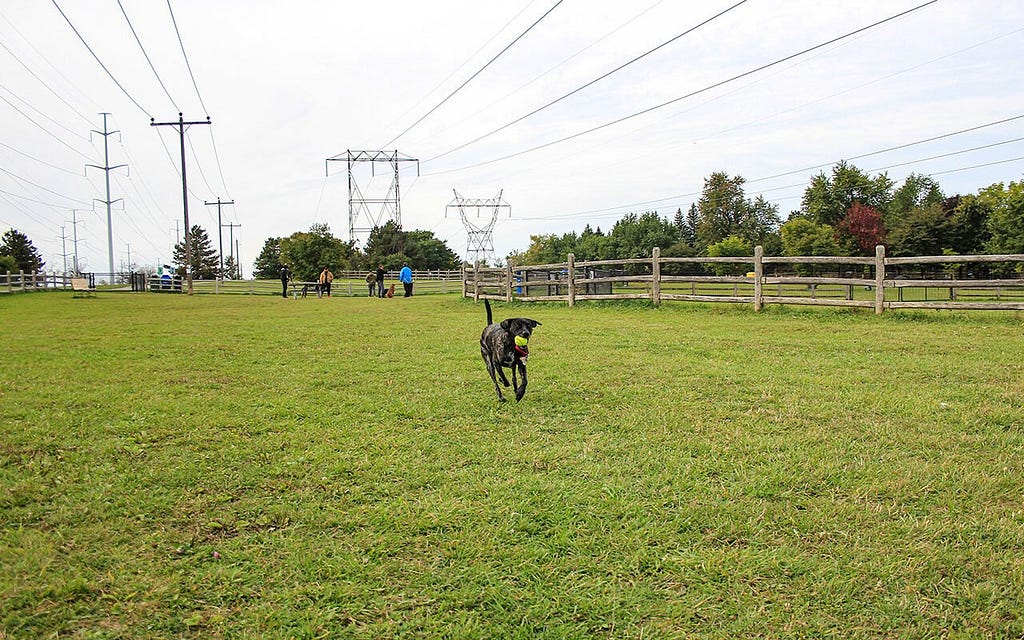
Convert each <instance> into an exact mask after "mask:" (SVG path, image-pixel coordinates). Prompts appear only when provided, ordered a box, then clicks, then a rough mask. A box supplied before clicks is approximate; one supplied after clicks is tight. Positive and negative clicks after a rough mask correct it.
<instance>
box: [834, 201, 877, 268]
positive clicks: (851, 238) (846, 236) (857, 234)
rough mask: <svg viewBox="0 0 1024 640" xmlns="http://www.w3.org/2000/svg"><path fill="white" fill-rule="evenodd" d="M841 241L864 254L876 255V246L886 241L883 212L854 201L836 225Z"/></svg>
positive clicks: (837, 234) (838, 237)
mask: <svg viewBox="0 0 1024 640" xmlns="http://www.w3.org/2000/svg"><path fill="white" fill-rule="evenodd" d="M836 238H837V239H838V240H839V242H840V243H842V244H844V245H847V246H849V247H850V248H851V249H853V250H854V251H859V252H860V253H862V254H864V255H874V253H875V246H876V245H880V244H883V243H884V242H885V225H884V224H883V223H882V213H881V212H880V211H879V210H878V209H875V208H874V207H869V206H867V205H863V204H861V203H859V202H854V203H853V204H852V205H850V208H849V209H847V211H846V215H845V216H843V219H842V220H840V221H839V224H837V225H836Z"/></svg>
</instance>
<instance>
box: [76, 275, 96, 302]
mask: <svg viewBox="0 0 1024 640" xmlns="http://www.w3.org/2000/svg"><path fill="white" fill-rule="evenodd" d="M71 291H73V292H74V293H73V294H72V295H71V297H72V298H83V297H88V296H91V295H93V294H95V293H96V287H90V286H89V280H88V279H86V278H71Z"/></svg>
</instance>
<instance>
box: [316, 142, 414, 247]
mask: <svg viewBox="0 0 1024 640" xmlns="http://www.w3.org/2000/svg"><path fill="white" fill-rule="evenodd" d="M341 161H344V162H345V163H346V164H347V165H348V239H349V241H350V242H354V241H355V240H356V234H358V233H369V232H370V231H373V229H374V228H376V227H379V226H381V225H382V224H383V223H384V222H386V221H387V220H385V217H386V218H387V219H388V220H393V221H394V222H395V224H396V225H398V228H401V227H402V201H401V197H400V192H399V188H398V169H399V163H400V162H415V163H416V175H417V176H419V174H420V161H419V160H417V159H416V158H410V157H409V156H406V155H403V154H401V153H398V151H397V150H396V151H352V150H351V149H348V150H346V151H345V153H343V154H341V153H339V154H338V155H336V156H333V157H330V158H327V162H341ZM359 162H369V163H370V174H371V176H373V175H375V171H374V167H376V166H377V163H378V162H386V163H388V164H390V165H391V168H392V170H393V171H394V172H395V177H394V178H393V179H392V181H391V185H390V187H388V191H387V194H386V195H385V196H384V197H383V198H366V197H364V196H363V193H362V191H360V189H359V184H358V183H357V182H356V177H355V175H354V174H353V173H352V168H353V166H354V165H355V164H356V163H359ZM372 205H380V209H378V210H377V211H374V210H373V206H372Z"/></svg>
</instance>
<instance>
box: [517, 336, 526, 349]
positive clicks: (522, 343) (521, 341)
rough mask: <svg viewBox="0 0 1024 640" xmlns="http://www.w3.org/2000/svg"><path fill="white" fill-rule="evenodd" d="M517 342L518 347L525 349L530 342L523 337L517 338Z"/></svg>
mask: <svg viewBox="0 0 1024 640" xmlns="http://www.w3.org/2000/svg"><path fill="white" fill-rule="evenodd" d="M515 341H516V346H517V347H525V346H526V345H527V344H528V343H529V342H530V340H529V339H528V338H524V337H523V336H516V337H515Z"/></svg>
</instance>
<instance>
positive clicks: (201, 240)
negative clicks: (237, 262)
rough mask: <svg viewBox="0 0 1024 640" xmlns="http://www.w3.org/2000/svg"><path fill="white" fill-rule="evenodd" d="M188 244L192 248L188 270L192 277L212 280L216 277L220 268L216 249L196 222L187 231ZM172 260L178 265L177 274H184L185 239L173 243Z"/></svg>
mask: <svg viewBox="0 0 1024 640" xmlns="http://www.w3.org/2000/svg"><path fill="white" fill-rule="evenodd" d="M189 244H190V246H191V250H192V264H191V267H190V270H191V271H192V277H193V278H204V279H209V280H212V279H214V278H216V277H217V272H218V271H219V269H220V260H219V259H218V257H217V250H216V249H214V248H213V245H212V243H211V242H210V236H208V235H207V234H206V230H205V229H203V228H202V227H200V226H199V225H197V224H194V225H192V230H191V231H190V232H189ZM171 260H172V262H173V263H174V265H175V266H176V267H178V274H179V275H184V274H185V265H186V260H185V241H184V240H182V241H181V242H179V243H178V244H176V245H174V253H173V254H172V258H171Z"/></svg>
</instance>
